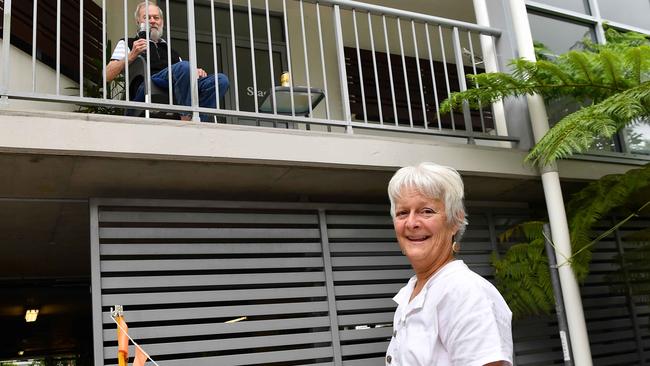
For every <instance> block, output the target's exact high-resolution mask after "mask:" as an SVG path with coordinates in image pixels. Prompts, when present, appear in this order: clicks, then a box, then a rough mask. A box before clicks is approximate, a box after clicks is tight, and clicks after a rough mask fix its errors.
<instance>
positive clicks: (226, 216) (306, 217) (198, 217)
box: [99, 211, 318, 224]
mask: <svg viewBox="0 0 650 366" xmlns="http://www.w3.org/2000/svg"><path fill="white" fill-rule="evenodd" d="M99 222H100V223H104V222H151V223H220V224H226V223H230V224H247V223H255V224H287V223H290V224H318V217H317V216H316V215H315V214H282V213H272V214H263V213H232V212H228V213H221V212H160V211H157V212H137V211H101V212H100V214H99Z"/></svg>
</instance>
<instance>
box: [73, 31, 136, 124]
mask: <svg viewBox="0 0 650 366" xmlns="http://www.w3.org/2000/svg"><path fill="white" fill-rule="evenodd" d="M111 52H112V48H111V41H110V40H109V41H108V42H107V43H106V57H107V58H108V59H107V60H105V61H104V62H102V59H101V58H93V59H92V60H91V61H90V63H91V64H92V66H93V68H92V70H96V71H95V72H92V73H90V74H89V75H88V77H86V78H85V79H84V84H83V96H84V97H86V98H97V99H101V98H104V86H103V77H104V76H103V74H102V70H103V67H104V64H105V63H108V61H110V55H111ZM124 88H125V81H124V75H123V74H121V75H119V76H118V77H116V78H115V79H114V80H113V81H111V82H107V83H106V98H107V99H124V98H125V94H124V93H125V90H124ZM66 89H72V90H77V91H78V90H79V87H68V88H66ZM77 112H80V113H98V114H117V115H122V114H124V109H123V108H116V107H108V106H101V105H92V104H89V105H79V109H77Z"/></svg>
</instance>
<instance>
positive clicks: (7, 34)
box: [0, 0, 11, 107]
mask: <svg viewBox="0 0 650 366" xmlns="http://www.w3.org/2000/svg"><path fill="white" fill-rule="evenodd" d="M4 6H5V7H4V11H3V19H4V23H3V28H2V86H0V89H1V92H2V93H3V94H4V95H3V96H2V98H1V99H0V105H2V106H3V107H6V106H7V105H8V104H9V97H7V95H6V93H7V92H8V91H9V68H10V64H11V63H10V60H11V55H10V54H9V51H10V47H9V46H10V45H11V0H5V1H4Z"/></svg>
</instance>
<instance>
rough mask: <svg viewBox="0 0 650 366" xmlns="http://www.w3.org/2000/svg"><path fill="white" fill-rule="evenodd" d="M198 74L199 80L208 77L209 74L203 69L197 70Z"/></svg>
mask: <svg viewBox="0 0 650 366" xmlns="http://www.w3.org/2000/svg"><path fill="white" fill-rule="evenodd" d="M196 73H197V74H198V76H199V79H200V78H204V77H206V76H208V73H207V72H205V70H203V69H201V68H197V69H196Z"/></svg>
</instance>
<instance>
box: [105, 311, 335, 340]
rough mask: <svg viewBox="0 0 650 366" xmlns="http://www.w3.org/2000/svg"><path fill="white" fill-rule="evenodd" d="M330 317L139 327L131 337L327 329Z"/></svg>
mask: <svg viewBox="0 0 650 366" xmlns="http://www.w3.org/2000/svg"><path fill="white" fill-rule="evenodd" d="M328 325H329V317H326V316H320V317H304V318H287V319H275V320H258V321H245V322H237V323H205V324H190V325H169V326H160V327H146V328H144V327H139V328H135V329H133V330H132V331H131V333H132V334H131V336H132V337H136V338H137V339H150V338H171V337H186V336H198V335H210V334H213V335H216V334H235V333H249V332H263V331H274V330H286V329H309V328H326V327H327V326H328ZM115 340H117V333H116V332H115V330H114V329H110V330H109V329H106V330H104V341H115Z"/></svg>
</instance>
